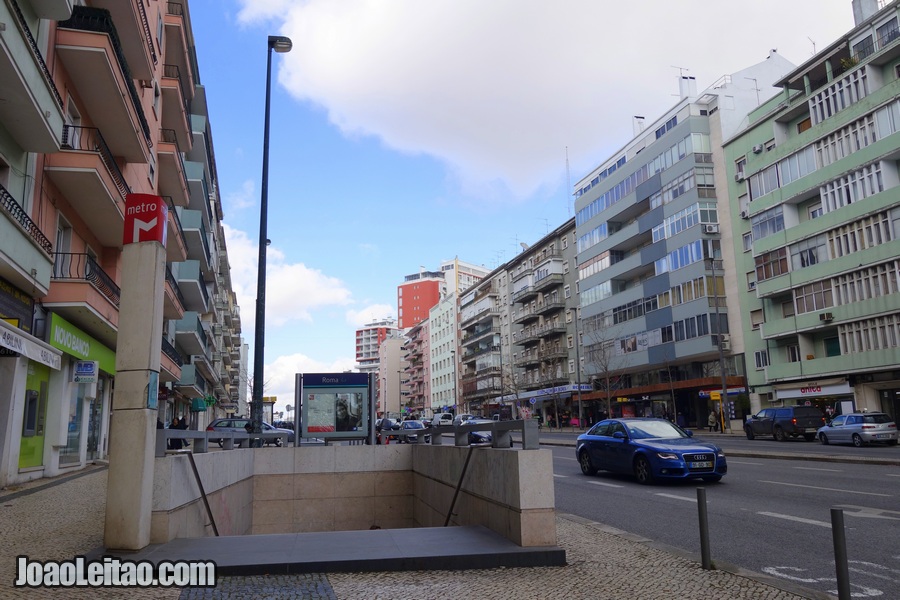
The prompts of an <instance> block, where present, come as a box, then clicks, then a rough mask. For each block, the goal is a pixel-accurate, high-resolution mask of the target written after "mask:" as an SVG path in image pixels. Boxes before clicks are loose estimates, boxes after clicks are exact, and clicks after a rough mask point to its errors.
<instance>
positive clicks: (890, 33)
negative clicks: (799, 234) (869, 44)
mask: <svg viewBox="0 0 900 600" xmlns="http://www.w3.org/2000/svg"><path fill="white" fill-rule="evenodd" d="M875 35H876V36H877V38H878V47H879V48H884V47H885V46H887V45H888V44H890V43H891V42H893V41H894V40H896V39H897V38H898V37H900V28H898V27H897V17H894V18H893V19H891V20H890V21H888V22H887V23H885V24H884V25H881V26H880V27H878V29H876V30H875Z"/></svg>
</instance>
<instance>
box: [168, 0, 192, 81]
mask: <svg viewBox="0 0 900 600" xmlns="http://www.w3.org/2000/svg"><path fill="white" fill-rule="evenodd" d="M185 12H186V10H185V8H184V5H183V4H182V3H181V2H166V14H165V17H164V23H165V28H166V52H165V58H164V61H163V62H164V63H165V64H167V65H175V66H177V67H178V70H179V71H180V72H181V76H182V77H183V78H184V86H185V88H186V89H187V90H189V92H188V93H190V94H191V96H190V98H193V94H194V85H196V82H195V78H194V73H193V70H192V65H193V60H192V58H191V57H192V55H193V50H194V49H193V47H192V44H191V43H190V42H189V41H188V39H189V38H188V33H189V31H190V29H189V27H190V25H187V24H185Z"/></svg>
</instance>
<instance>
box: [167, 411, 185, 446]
mask: <svg viewBox="0 0 900 600" xmlns="http://www.w3.org/2000/svg"><path fill="white" fill-rule="evenodd" d="M169 429H173V430H176V431H177V430H179V429H183V428H182V427H181V421H180V420H179V419H178V417H172V423H170V424H169ZM182 448H184V440H182V439H180V438H171V439H169V450H181V449H182Z"/></svg>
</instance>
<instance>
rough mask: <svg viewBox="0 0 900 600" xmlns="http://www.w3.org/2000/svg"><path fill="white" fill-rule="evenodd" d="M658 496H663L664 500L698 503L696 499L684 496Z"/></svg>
mask: <svg viewBox="0 0 900 600" xmlns="http://www.w3.org/2000/svg"><path fill="white" fill-rule="evenodd" d="M655 495H656V496H662V497H663V498H672V499H674V500H685V501H687V502H694V503H696V502H697V499H696V498H685V497H684V496H676V495H675V494H655Z"/></svg>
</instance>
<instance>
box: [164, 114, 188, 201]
mask: <svg viewBox="0 0 900 600" xmlns="http://www.w3.org/2000/svg"><path fill="white" fill-rule="evenodd" d="M156 156H157V159H158V161H159V172H158V175H157V178H158V180H159V193H160V194H161V195H163V196H169V197H170V198H172V202H173V204H175V206H188V204H189V203H190V191H189V190H190V187H189V185H188V180H187V173H186V172H185V169H184V156H183V155H182V154H181V146H180V145H179V143H178V137H177V136H176V135H175V132H174V131H173V130H171V129H160V130H159V142H158V145H157V148H156Z"/></svg>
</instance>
